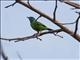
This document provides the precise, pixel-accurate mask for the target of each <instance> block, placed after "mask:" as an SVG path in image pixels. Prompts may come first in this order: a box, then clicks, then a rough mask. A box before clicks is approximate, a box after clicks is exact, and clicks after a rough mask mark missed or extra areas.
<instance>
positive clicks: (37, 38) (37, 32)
mask: <svg viewBox="0 0 80 60" xmlns="http://www.w3.org/2000/svg"><path fill="white" fill-rule="evenodd" d="M39 33H40V32H37V33H36V35H35V36H36V38H37V39H39V40H40V41H42V39H40V38H39V37H38V35H39Z"/></svg>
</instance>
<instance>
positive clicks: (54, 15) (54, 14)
mask: <svg viewBox="0 0 80 60" xmlns="http://www.w3.org/2000/svg"><path fill="white" fill-rule="evenodd" d="M56 11H57V0H55V9H54V12H53V20H54V21H55V20H56Z"/></svg>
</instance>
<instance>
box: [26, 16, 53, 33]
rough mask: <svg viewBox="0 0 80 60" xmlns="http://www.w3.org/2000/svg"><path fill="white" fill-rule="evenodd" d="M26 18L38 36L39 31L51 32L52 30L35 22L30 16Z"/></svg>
mask: <svg viewBox="0 0 80 60" xmlns="http://www.w3.org/2000/svg"><path fill="white" fill-rule="evenodd" d="M27 18H28V19H29V21H30V25H31V27H32V29H33V30H35V31H36V32H37V34H39V33H40V32H41V31H44V30H49V31H53V29H51V28H48V27H47V26H46V25H44V24H42V23H41V22H39V21H37V20H36V19H35V18H34V17H31V16H30V17H27Z"/></svg>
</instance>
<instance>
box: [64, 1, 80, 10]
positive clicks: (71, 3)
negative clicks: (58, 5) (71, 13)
mask: <svg viewBox="0 0 80 60" xmlns="http://www.w3.org/2000/svg"><path fill="white" fill-rule="evenodd" d="M64 3H66V4H68V5H70V6H72V7H75V9H80V4H77V3H74V2H70V1H65V2H64Z"/></svg>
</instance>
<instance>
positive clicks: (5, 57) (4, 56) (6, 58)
mask: <svg viewBox="0 0 80 60" xmlns="http://www.w3.org/2000/svg"><path fill="white" fill-rule="evenodd" d="M1 55H2V57H3V59H4V60H8V56H6V54H5V53H4V50H3V48H2V45H1Z"/></svg>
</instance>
